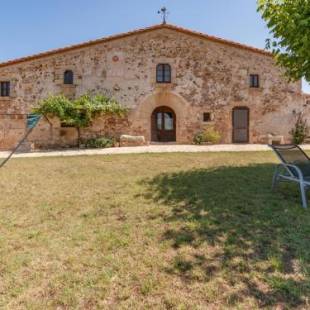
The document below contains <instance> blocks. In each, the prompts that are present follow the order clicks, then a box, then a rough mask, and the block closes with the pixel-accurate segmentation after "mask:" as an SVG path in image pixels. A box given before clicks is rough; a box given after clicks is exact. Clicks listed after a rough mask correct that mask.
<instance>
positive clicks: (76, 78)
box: [54, 65, 82, 88]
mask: <svg viewBox="0 0 310 310" xmlns="http://www.w3.org/2000/svg"><path fill="white" fill-rule="evenodd" d="M65 71H72V72H73V84H64V73H65ZM54 75H55V78H54V83H55V84H56V86H58V87H61V88H75V87H76V86H78V85H80V84H81V76H82V74H81V70H79V69H78V68H76V67H75V66H70V65H69V66H61V67H60V68H58V69H56V70H55V71H54Z"/></svg>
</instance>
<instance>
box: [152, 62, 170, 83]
mask: <svg viewBox="0 0 310 310" xmlns="http://www.w3.org/2000/svg"><path fill="white" fill-rule="evenodd" d="M156 82H157V83H171V66H170V65H169V64H159V65H157V67H156Z"/></svg>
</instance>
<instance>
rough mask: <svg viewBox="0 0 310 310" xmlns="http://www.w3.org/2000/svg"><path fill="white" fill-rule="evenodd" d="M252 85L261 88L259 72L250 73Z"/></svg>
mask: <svg viewBox="0 0 310 310" xmlns="http://www.w3.org/2000/svg"><path fill="white" fill-rule="evenodd" d="M250 87H252V88H259V75H258V74H251V75H250Z"/></svg>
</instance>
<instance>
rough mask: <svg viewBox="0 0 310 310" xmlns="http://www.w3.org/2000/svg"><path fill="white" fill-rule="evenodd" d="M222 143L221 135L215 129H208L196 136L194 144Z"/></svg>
mask: <svg viewBox="0 0 310 310" xmlns="http://www.w3.org/2000/svg"><path fill="white" fill-rule="evenodd" d="M220 141H221V134H220V133H219V132H218V131H217V130H216V129H214V127H206V128H205V129H204V130H203V131H200V132H198V133H197V134H195V136H194V139H193V142H194V144H203V143H210V144H216V143H219V142H220Z"/></svg>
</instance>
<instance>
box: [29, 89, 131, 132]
mask: <svg viewBox="0 0 310 310" xmlns="http://www.w3.org/2000/svg"><path fill="white" fill-rule="evenodd" d="M33 112H35V113H39V114H43V115H51V116H56V117H58V118H59V120H60V121H61V123H63V124H65V125H68V126H73V127H76V128H85V127H89V126H90V125H91V122H92V120H93V119H94V118H95V117H97V116H99V115H114V116H117V117H121V116H124V115H125V114H126V113H127V109H126V108H124V107H122V106H121V105H120V104H119V103H118V102H117V101H116V100H114V99H111V98H108V97H106V96H104V95H95V96H91V95H89V94H85V95H83V96H81V97H79V98H77V99H75V100H70V99H68V98H66V97H65V96H63V95H58V96H49V97H48V98H46V99H44V100H42V101H40V102H39V105H38V106H37V107H36V108H35V109H34V111H33Z"/></svg>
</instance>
